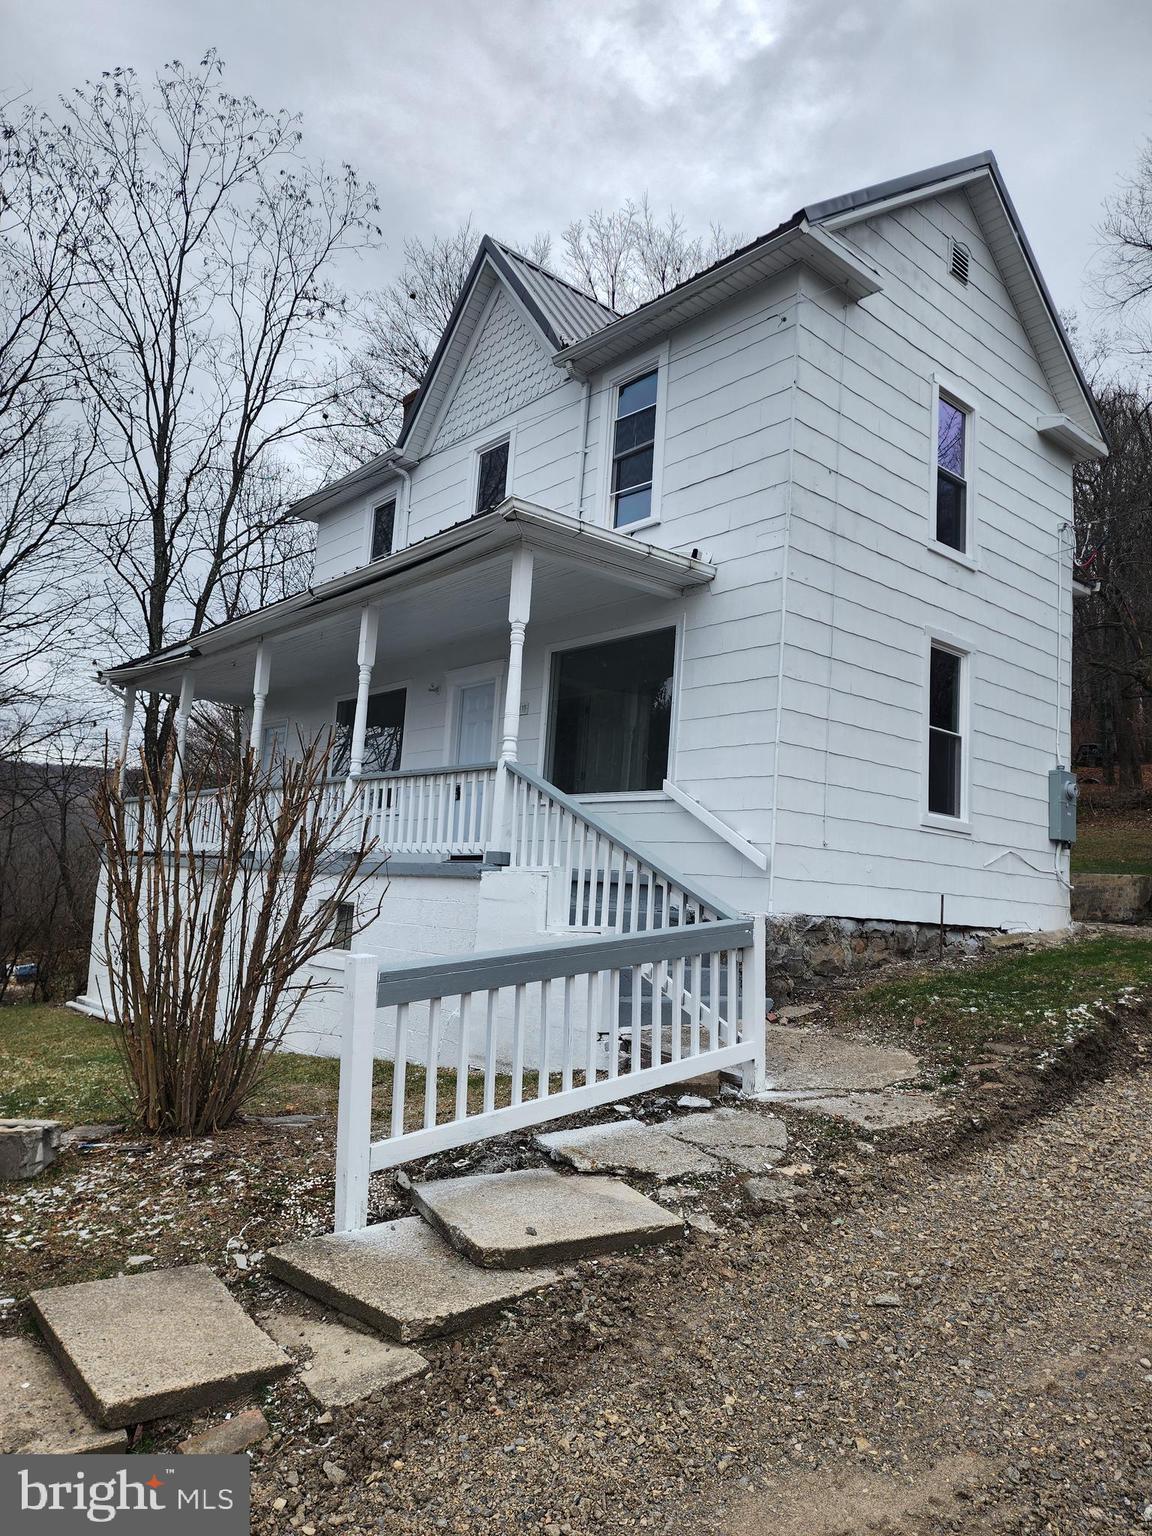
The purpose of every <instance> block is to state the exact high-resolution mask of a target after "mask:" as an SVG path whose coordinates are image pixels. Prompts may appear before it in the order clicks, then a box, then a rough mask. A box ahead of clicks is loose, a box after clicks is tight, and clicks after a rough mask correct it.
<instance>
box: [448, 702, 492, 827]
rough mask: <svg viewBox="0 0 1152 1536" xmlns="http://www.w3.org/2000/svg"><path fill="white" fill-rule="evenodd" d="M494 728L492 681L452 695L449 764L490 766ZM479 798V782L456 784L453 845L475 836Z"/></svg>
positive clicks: (481, 792)
mask: <svg viewBox="0 0 1152 1536" xmlns="http://www.w3.org/2000/svg"><path fill="white" fill-rule="evenodd" d="M495 727H496V679H495V678H494V677H486V678H484V679H483V680H482V681H481V682H478V683H466V684H465V685H464V686H463V687H461V688H460V689H459V691H458V692H457V694H456V723H455V726H454V735H455V751H454V752H453V754H452V761H453V763H456V764H459V765H460V766H461V767H464V766H466V765H471V764H472V763H490V762H491V761H492V753H493V751H494V742H493V732H494V730H495ZM483 796H484V785H483V784H482V783H481V782H480V781H477V782H476V783H464V784H458V785H457V787H456V797H457V798H456V805H455V807H454V809H453V818H452V819H453V831H452V838H453V841H454V842H461V841H463V842H467V841H469V840H470V839H471V838H472V837H474V836H475V829H476V828H478V827H479V826H480V824H481V818H482V816H483V813H484V800H483Z"/></svg>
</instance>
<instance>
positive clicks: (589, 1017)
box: [336, 918, 765, 1231]
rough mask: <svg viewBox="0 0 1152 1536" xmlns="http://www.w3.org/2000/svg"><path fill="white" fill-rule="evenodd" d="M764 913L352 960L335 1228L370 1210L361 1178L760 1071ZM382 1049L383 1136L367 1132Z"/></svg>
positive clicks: (751, 1086) (758, 1084)
mask: <svg viewBox="0 0 1152 1536" xmlns="http://www.w3.org/2000/svg"><path fill="white" fill-rule="evenodd" d="M764 986H765V975H764V920H763V918H755V919H752V918H747V919H728V920H717V921H708V922H702V923H698V924H692V925H691V926H681V927H675V928H665V929H662V930H660V931H656V932H645V933H632V934H626V935H621V936H617V937H613V938H597V939H592V940H573V941H570V942H562V943H558V944H553V945H542V946H538V947H536V948H533V949H524V950H515V951H501V952H499V953H495V954H480V955H468V956H464V957H461V958H460V959H458V960H445V961H439V962H436V963H434V964H430V965H419V966H408V967H405V968H403V969H388V968H385V969H381V968H380V966H379V962H378V961H377V960H376V959H375V958H374V957H373V956H369V955H359V954H354V955H350V956H349V959H348V964H347V970H346V972H345V1006H344V1034H343V1043H342V1050H341V1058H340V1060H341V1066H340V1105H341V1121H340V1129H339V1135H338V1142H337V1201H336V1230H337V1231H348V1230H354V1229H356V1228H358V1227H362V1226H364V1225H365V1224H366V1221H367V1197H368V1193H367V1192H368V1178H369V1175H370V1174H371V1173H372V1172H375V1171H377V1170H379V1169H383V1168H392V1167H395V1166H397V1165H398V1164H400V1163H403V1162H407V1161H409V1160H410V1159H412V1158H420V1157H428V1156H430V1155H432V1154H433V1153H435V1152H443V1151H447V1150H449V1149H450V1148H453V1147H459V1146H464V1145H466V1144H470V1143H472V1142H476V1141H481V1140H483V1139H484V1138H485V1137H487V1136H496V1135H501V1134H503V1133H505V1132H507V1131H514V1130H520V1129H523V1128H524V1127H525V1126H529V1125H538V1124H541V1123H543V1122H546V1121H549V1120H555V1119H559V1118H561V1117H562V1116H565V1115H571V1114H576V1113H579V1112H581V1111H584V1110H587V1109H591V1108H594V1107H595V1106H596V1105H599V1104H605V1103H611V1102H613V1101H615V1100H616V1099H619V1098H621V1097H623V1096H625V1095H627V1094H633V1093H641V1092H647V1091H648V1090H649V1089H652V1088H657V1087H660V1086H662V1085H664V1084H668V1083H674V1082H679V1081H682V1080H683V1079H685V1078H688V1077H695V1076H698V1075H700V1074H702V1073H705V1072H712V1071H718V1070H721V1069H724V1070H733V1069H736V1068H739V1069H740V1071H741V1073H742V1075H743V1079H744V1083H745V1087H746V1088H747V1089H748V1090H749V1091H756V1090H758V1089H760V1088H762V1087H763V1083H764V1008H765V998H764ZM377 1054H379V1055H382V1056H384V1057H385V1058H390V1059H391V1072H392V1080H391V1091H390V1094H389V1103H388V1108H387V1112H386V1117H385V1123H386V1126H387V1131H386V1134H385V1135H384V1136H383V1137H382V1138H381V1139H379V1140H375V1141H373V1140H372V1139H371V1136H370V1134H369V1132H368V1130H367V1125H368V1118H369V1107H370V1104H371V1096H372V1081H373V1071H374V1069H375V1068H376V1061H375V1058H376V1056H377Z"/></svg>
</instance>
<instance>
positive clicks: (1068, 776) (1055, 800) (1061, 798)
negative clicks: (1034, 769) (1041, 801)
mask: <svg viewBox="0 0 1152 1536" xmlns="http://www.w3.org/2000/svg"><path fill="white" fill-rule="evenodd" d="M1079 798H1080V785H1079V784H1078V783H1077V781H1076V775H1075V774H1074V773H1072V772H1071V771H1070V770H1069V769H1067V768H1053V769H1052V770H1051V772H1050V773H1049V774H1048V836H1049V837H1050V838H1051V839H1052V841H1053V842H1054V843H1074V842H1075V841H1076V802H1077V800H1079Z"/></svg>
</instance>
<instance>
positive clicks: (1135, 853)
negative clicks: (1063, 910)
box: [1072, 813, 1152, 875]
mask: <svg viewBox="0 0 1152 1536" xmlns="http://www.w3.org/2000/svg"><path fill="white" fill-rule="evenodd" d="M1072 873H1073V874H1074V875H1075V874H1077V873H1080V874H1084V875H1152V815H1149V814H1147V813H1145V814H1144V815H1143V816H1142V817H1133V818H1131V819H1127V818H1113V817H1107V818H1104V817H1102V818H1101V819H1100V820H1098V821H1097V820H1089V819H1084V820H1082V821H1081V823H1080V826H1079V827H1078V829H1077V838H1076V842H1075V843H1074V844H1073V847H1072Z"/></svg>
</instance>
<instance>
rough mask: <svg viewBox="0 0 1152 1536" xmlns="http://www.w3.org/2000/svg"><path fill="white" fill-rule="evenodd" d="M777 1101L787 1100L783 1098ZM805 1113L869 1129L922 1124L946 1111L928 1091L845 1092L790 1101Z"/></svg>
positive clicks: (935, 1118) (795, 1107)
mask: <svg viewBox="0 0 1152 1536" xmlns="http://www.w3.org/2000/svg"><path fill="white" fill-rule="evenodd" d="M778 1102H788V1101H785V1100H782V1101H778ZM791 1107H792V1108H793V1109H801V1110H803V1111H804V1113H805V1114H811V1115H828V1116H829V1117H830V1118H831V1119H833V1120H844V1121H846V1122H847V1123H848V1124H849V1125H859V1126H863V1127H864V1129H865V1130H868V1131H894V1130H899V1129H900V1127H901V1126H905V1125H921V1124H923V1123H925V1122H926V1121H929V1120H939V1119H940V1118H941V1116H943V1115H945V1114H947V1110H945V1109H942V1108H941V1107H940V1105H939V1104H938V1103H937V1102H936V1100H935V1099H934V1098H933V1097H932V1095H931V1094H930V1093H914V1092H911V1091H905V1092H902V1093H845V1094H838V1095H833V1096H831V1097H829V1098H826V1099H819V1098H816V1099H813V1098H808V1097H803V1098H796V1099H793V1100H792V1101H791Z"/></svg>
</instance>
